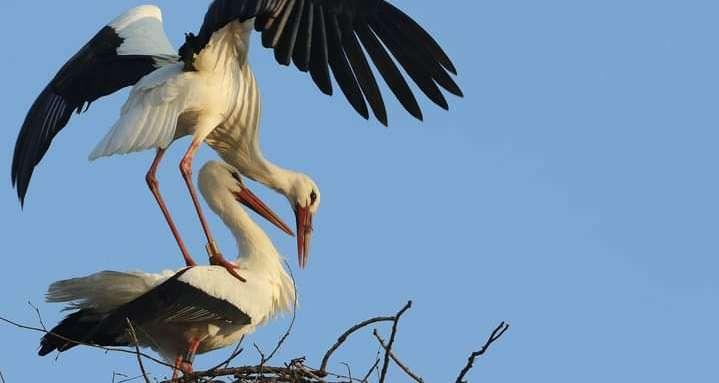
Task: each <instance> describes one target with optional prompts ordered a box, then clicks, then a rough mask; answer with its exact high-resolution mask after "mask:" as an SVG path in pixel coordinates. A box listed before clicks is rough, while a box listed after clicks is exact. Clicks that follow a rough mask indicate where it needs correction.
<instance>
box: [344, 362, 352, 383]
mask: <svg viewBox="0 0 719 383" xmlns="http://www.w3.org/2000/svg"><path fill="white" fill-rule="evenodd" d="M342 364H343V365H344V366H345V367H347V376H348V377H349V381H350V383H351V382H352V381H353V380H354V379H353V378H352V369H351V368H350V364H349V363H347V362H342Z"/></svg>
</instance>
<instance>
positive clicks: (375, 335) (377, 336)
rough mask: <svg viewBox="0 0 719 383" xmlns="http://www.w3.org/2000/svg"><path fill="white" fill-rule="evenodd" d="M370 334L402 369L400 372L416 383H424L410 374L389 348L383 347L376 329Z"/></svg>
mask: <svg viewBox="0 0 719 383" xmlns="http://www.w3.org/2000/svg"><path fill="white" fill-rule="evenodd" d="M372 334H374V337H375V338H377V341H378V342H379V344H380V346H382V348H383V349H384V350H385V352H387V353H388V354H389V356H390V358H392V360H393V361H394V362H395V363H397V365H398V366H399V368H401V369H402V371H404V372H405V373H406V374H407V375H409V377H410V378H412V379H414V380H415V381H417V382H418V383H424V379H422V378H421V377H419V375H417V374H415V373H414V372H412V370H410V369H409V367H407V365H406V364H404V363H402V362H401V361H400V360H399V358H398V357H397V356H396V355H395V354H394V352H392V350H390V348H389V346H387V345H385V343H384V339H382V337H381V336H380V335H379V332H377V329H375V330H374V331H373V332H372Z"/></svg>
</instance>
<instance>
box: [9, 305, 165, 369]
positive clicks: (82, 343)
mask: <svg viewBox="0 0 719 383" xmlns="http://www.w3.org/2000/svg"><path fill="white" fill-rule="evenodd" d="M0 322H5V323H7V324H9V325H12V326H15V327H17V328H21V329H23V330H30V331H36V332H41V333H43V334H49V335H52V336H55V337H57V338H58V339H61V340H64V341H65V342H70V343H74V344H77V345H81V346H87V347H92V348H95V349H98V350H103V351H107V352H118V353H123V354H131V355H137V352H136V351H132V350H125V349H123V348H116V347H105V346H98V345H96V344H92V343H85V342H81V341H79V340H75V339H70V338H68V337H65V336H62V335H59V334H56V333H54V332H52V331H48V330H44V329H41V328H37V327H32V326H28V325H25V324H21V323H18V322H14V321H11V320H10V319H7V318H4V317H1V316H0ZM139 355H140V356H142V357H143V358H145V359H148V360H151V361H153V362H155V363H157V364H159V365H162V366H165V367H170V368H174V366H173V365H171V364H168V363H166V362H163V361H161V360H159V359H157V358H154V357H152V356H150V355H147V354H145V353H140V354H139Z"/></svg>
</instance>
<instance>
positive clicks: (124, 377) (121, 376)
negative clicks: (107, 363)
mask: <svg viewBox="0 0 719 383" xmlns="http://www.w3.org/2000/svg"><path fill="white" fill-rule="evenodd" d="M118 376H119V377H120V378H122V379H127V378H129V376H127V375H125V374H123V373H121V372H115V371H113V372H112V383H115V381H116V380H117V377H118Z"/></svg>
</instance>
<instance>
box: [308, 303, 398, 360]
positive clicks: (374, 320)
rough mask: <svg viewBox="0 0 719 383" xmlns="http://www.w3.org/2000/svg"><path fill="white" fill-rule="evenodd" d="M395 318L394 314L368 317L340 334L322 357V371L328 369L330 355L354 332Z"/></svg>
mask: <svg viewBox="0 0 719 383" xmlns="http://www.w3.org/2000/svg"><path fill="white" fill-rule="evenodd" d="M394 318H395V317H393V316H392V317H388V316H382V317H375V318H371V319H367V320H366V321H364V322H360V323H358V324H356V325H354V326H352V327H350V328H349V329H348V330H347V331H345V332H344V333H343V334H342V335H340V337H339V338H337V342H336V343H335V344H334V345H332V347H330V349H329V350H327V353H325V356H324V357H323V358H322V363H321V364H320V371H322V372H326V371H327V363H329V361H330V357H331V356H332V354H333V353H334V352H335V351H337V349H338V348H340V346H341V345H342V344H343V343H344V342H345V341H347V338H349V336H350V335H352V334H353V333H355V332H357V331H359V330H361V329H363V328H365V327H367V326H369V325H371V324H373V323H378V322H392V321H394Z"/></svg>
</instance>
